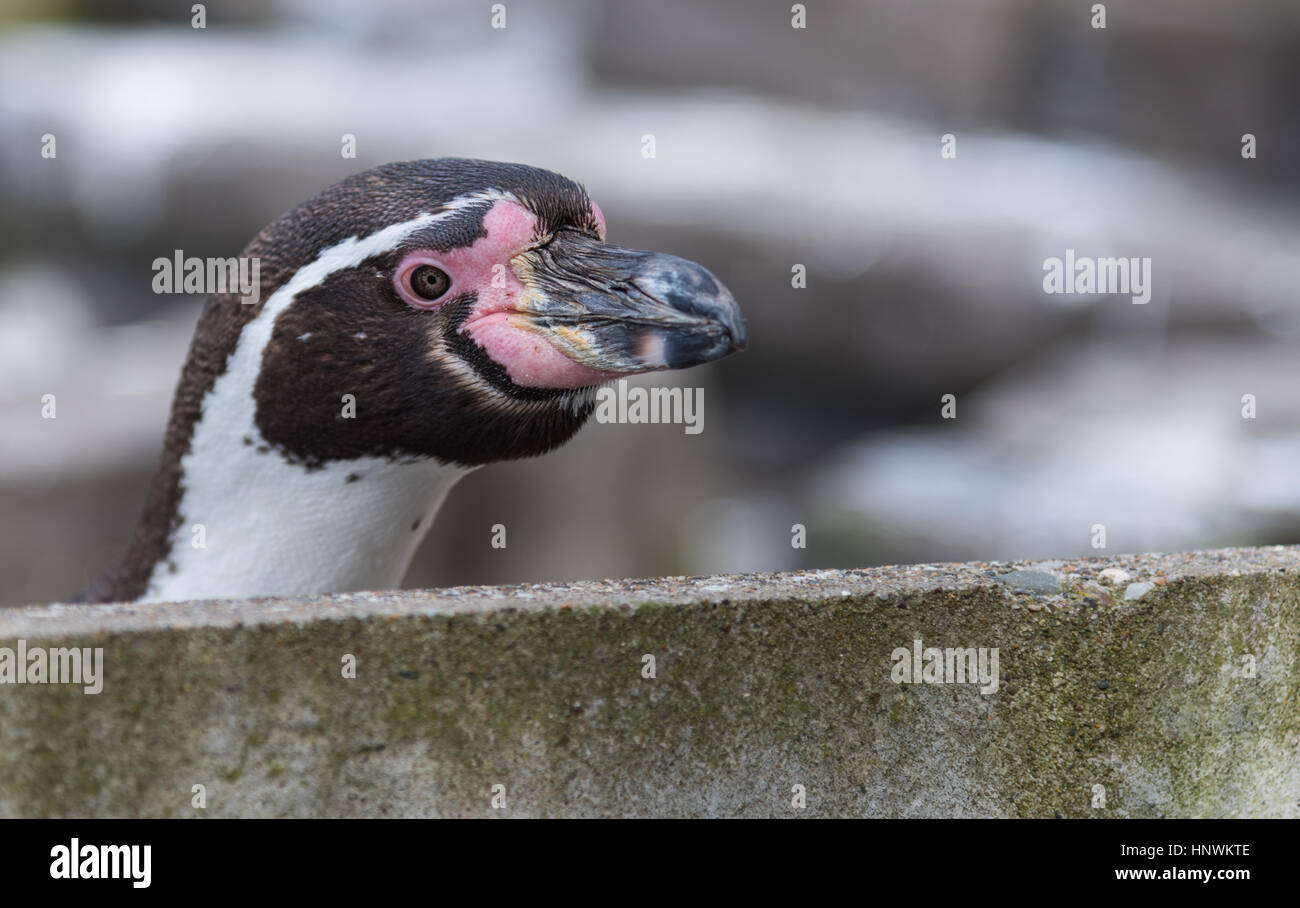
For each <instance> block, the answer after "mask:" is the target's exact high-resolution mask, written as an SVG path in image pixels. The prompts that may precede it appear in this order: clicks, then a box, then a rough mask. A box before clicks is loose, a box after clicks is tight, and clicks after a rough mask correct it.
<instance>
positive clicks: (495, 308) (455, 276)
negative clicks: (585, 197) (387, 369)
mask: <svg viewBox="0 0 1300 908" xmlns="http://www.w3.org/2000/svg"><path fill="white" fill-rule="evenodd" d="M592 211H593V213H594V214H595V216H596V220H597V222H598V223H599V229H600V235H601V238H602V239H603V238H604V235H605V219H604V216H603V215H602V214H601V213H600V209H599V208H597V207H596V206H595V205H594V204H593V205H592ZM536 228H537V217H536V215H534V214H533V213H532V212H530V211H528V210H527V209H525V208H524V207H523V206H521V205H519V204H517V203H515V202H509V201H499V202H496V203H495V204H494V205H493V206H492V208H491V209H489V211H488V213H487V214H486V215H484V217H483V229H484V230H485V231H486V233H487V236H483V237H479V238H478V239H477V240H475V241H474V244H473V245H471V246H467V247H464V248H461V249H453V250H451V251H449V252H435V251H432V250H419V251H417V252H412V253H410V254H408V255H407V256H406V257H405V258H404V259H402V261H401V262H400V263H399V264H398V266H397V270H396V272H395V273H394V281H393V282H394V285H395V286H396V288H397V292H398V294H399V295H400V296H401V298H402V299H403V300H404V301H405V302H406V303H407V304H409V305H411V306H415V307H416V308H420V309H436V308H437V307H438V306H439V305H440V304H442V303H443V302H445V301H447V300H451V299H454V298H456V297H457V296H461V295H463V294H466V293H470V292H473V293H474V294H475V295H476V301H475V303H474V309H473V311H472V312H471V313H470V315H469V318H467V319H466V320H465V324H464V326H463V327H462V328H461V331H462V332H463V333H465V334H468V335H469V336H470V337H471V338H473V340H474V342H475V343H477V344H478V345H479V346H480V347H482V348H483V349H484V350H485V351H486V352H487V354H488V356H490V357H492V359H493V360H495V361H496V362H497V363H500V364H501V366H503V367H504V368H505V370H506V373H507V374H508V375H509V376H510V380H511V381H513V382H514V383H515V384H517V385H521V386H523V387H526V388H581V387H584V386H586V385H595V384H599V383H600V382H602V381H607V380H608V379H609V378H611V377H612V376H613V373H607V372H600V371H598V370H596V369H589V368H587V367H586V366H582V365H579V364H578V363H575V362H573V361H572V360H571V359H569V358H568V357H567V356H565V355H564V354H563V353H561V352H560V351H559V350H557V349H555V348H554V347H552V346H551V345H550V344H549V343H547V341H546V339H545V338H544V337H543V336H542V335H540V334H536V333H534V332H532V331H528V330H526V329H524V328H520V327H517V325H516V324H512V323H511V320H512V319H519V318H521V317H520V316H518V315H517V314H516V313H517V312H518V309H517V308H516V302H517V300H518V299H519V298H520V297H521V296H522V295H523V293H524V286H523V284H522V283H521V282H520V280H519V278H518V277H516V276H515V272H514V270H513V269H512V268H511V267H510V258H511V257H512V256H513V255H515V254H517V253H518V252H520V251H521V250H523V249H524V248H526V247H527V246H529V245H530V244H531V243H533V242H534V240H535V234H534V231H535V230H536ZM422 264H427V265H434V266H436V267H438V268H441V269H442V270H443V271H445V272H447V275H448V276H449V277H450V278H451V287H450V289H449V290H448V291H447V293H445V294H444V295H443V296H442V297H440V298H439V299H438V300H436V301H432V302H431V301H429V300H424V299H421V298H420V297H419V296H416V295H415V294H414V293H413V292H412V291H411V290H410V289H409V284H408V283H407V276H408V275H409V274H410V272H411V271H413V270H414V269H415V268H417V267H419V266H420V265H422ZM498 265H499V266H501V267H499V268H498V267H496V266H498ZM494 278H495V280H494ZM494 284H495V285H496V286H494Z"/></svg>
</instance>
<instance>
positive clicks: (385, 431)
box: [81, 159, 746, 602]
mask: <svg viewBox="0 0 1300 908" xmlns="http://www.w3.org/2000/svg"><path fill="white" fill-rule="evenodd" d="M243 255H244V256H245V257H249V258H254V257H255V258H256V259H257V261H258V262H259V274H260V294H254V295H253V296H255V297H256V301H255V302H252V303H251V304H250V302H248V300H247V299H241V296H240V295H239V294H238V293H237V292H230V293H217V294H214V295H213V296H211V297H210V298H209V299H208V301H207V303H206V305H205V307H204V309H203V312H202V315H201V316H200V318H199V323H198V327H197V329H196V331H195V334H194V338H193V341H192V342H191V345H190V350H189V355H188V358H187V359H186V362H185V365H184V368H183V369H182V372H181V377H180V382H179V386H178V387H177V390H176V395H175V399H174V401H173V404H172V411H171V420H170V423H169V424H168V427H167V432H166V435H165V438H164V443H163V453H162V461H161V464H160V466H159V469H158V472H157V474H156V475H155V477H154V479H153V483H152V485H151V487H150V489H149V493H148V498H147V501H146V503H145V507H144V512H143V515H142V517H141V519H140V522H139V526H138V529H137V531H136V534H135V537H134V539H133V541H132V542H131V544H130V547H129V549H128V551H127V554H126V557H125V559H124V560H123V562H122V564H121V566H120V567H119V568H118V569H117V570H116V571H114V572H112V573H111V574H109V575H108V576H106V577H104V578H102V579H101V580H99V581H97V582H96V583H94V584H92V585H91V587H90V588H89V589H88V590H86V591H85V592H84V593H83V594H82V596H81V598H82V600H83V601H91V602H120V601H179V600H192V599H208V598H218V597H223V598H224V597H238V596H294V595H297V596H302V595H311V594H316V593H328V592H338V591H348V590H362V589H392V588H395V587H398V586H399V585H400V584H401V581H402V577H403V575H404V574H405V572H406V569H407V566H408V564H409V563H410V561H411V557H412V555H413V554H414V552H415V549H416V547H417V546H418V545H419V543H420V541H421V539H422V538H423V537H424V534H425V533H426V532H427V531H428V529H429V527H430V525H431V524H432V523H433V518H434V515H435V514H436V513H437V510H438V508H439V506H440V505H441V504H442V501H443V499H444V497H445V496H446V495H447V492H448V490H449V489H450V488H451V487H452V486H453V485H454V484H455V482H456V481H457V480H458V479H460V478H461V477H462V476H464V475H465V474H466V473H467V472H469V471H470V470H473V469H475V468H476V467H479V466H482V465H484V464H489V463H493V462H495V461H502V460H513V459H517V458H523V457H532V456H535V455H539V454H544V453H546V452H547V451H550V450H552V449H553V448H555V447H556V446H558V445H561V444H563V443H564V442H565V441H567V440H568V439H569V438H571V437H572V436H573V435H574V433H575V432H577V431H578V429H579V428H580V427H581V426H582V424H583V422H584V421H586V419H587V418H588V416H589V415H590V414H591V412H592V409H593V407H594V405H595V398H596V394H595V392H596V389H597V388H598V387H599V386H600V385H601V384H602V383H605V382H608V381H610V380H612V379H615V378H618V377H620V376H626V375H631V374H635V373H641V372H649V371H654V370H660V369H681V368H686V367H689V366H694V365H698V364H700V363H706V362H709V361H711V360H715V359H718V358H719V357H722V356H725V355H727V354H728V353H731V352H732V351H735V350H740V349H742V348H743V347H744V346H745V342H746V331H745V322H744V319H743V317H742V316H741V313H740V310H739V308H738V306H737V304H736V301H735V299H734V297H733V296H732V295H731V293H730V292H729V291H728V290H727V288H726V287H724V286H723V284H722V283H721V281H719V280H718V279H717V278H716V277H714V276H713V274H711V273H710V272H709V271H707V270H706V269H705V268H703V267H701V266H700V265H697V264H695V263H694V262H690V261H687V260H685V259H682V258H678V257H676V256H672V255H665V254H661V253H656V252H643V251H638V250H634V249H627V248H624V247H622V246H617V245H614V244H611V243H608V242H606V240H605V218H604V216H603V214H602V213H601V210H600V208H599V207H597V206H596V204H595V203H594V202H592V200H591V199H590V198H589V197H588V195H587V192H586V191H585V190H584V189H583V187H582V186H580V185H579V184H577V183H575V182H573V181H571V180H569V179H566V178H565V177H562V176H560V175H559V174H556V173H552V172H549V171H546V170H540V169H537V168H534V167H528V166H523V165H519V164H505V163H494V162H488V161H475V160H465V159H440V160H422V161H410V162H405V163H396V164H388V165H385V166H383V167H378V168H376V169H374V170H370V171H367V172H365V173H360V174H356V175H354V176H352V177H349V178H347V179H345V180H343V181H342V182H340V183H338V184H336V185H334V186H331V187H330V188H328V189H326V190H325V191H324V192H322V193H320V194H319V195H317V196H316V197H315V198H313V199H310V200H309V201H307V202H304V203H303V204H302V205H299V206H298V207H297V208H295V209H293V210H292V211H290V212H288V213H287V214H285V215H283V216H282V217H280V218H279V219H278V220H276V221H275V222H274V223H272V224H271V225H270V226H268V227H267V228H266V229H264V230H263V231H262V232H261V233H259V234H258V235H257V237H256V238H255V239H254V240H253V241H252V242H251V243H250V244H249V245H248V246H247V247H246V248H245V250H244V252H243Z"/></svg>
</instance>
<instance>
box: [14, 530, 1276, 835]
mask: <svg viewBox="0 0 1300 908" xmlns="http://www.w3.org/2000/svg"><path fill="white" fill-rule="evenodd" d="M1241 551H1242V552H1244V553H1245V554H1244V555H1240V554H1239V555H1238V556H1236V557H1234V558H1233V560H1232V561H1231V562H1230V563H1231V564H1233V565H1236V564H1237V562H1239V561H1242V560H1243V559H1244V561H1245V563H1246V564H1245V567H1244V568H1243V569H1241V570H1239V571H1238V572H1237V573H1236V574H1235V575H1234V574H1233V573H1232V569H1229V568H1228V567H1226V566H1225V565H1224V564H1222V563H1220V562H1221V561H1222V558H1219V560H1217V561H1216V560H1215V559H1214V558H1210V557H1208V556H1218V555H1220V553H1203V555H1202V557H1201V560H1200V561H1196V560H1195V559H1189V556H1165V559H1166V560H1165V561H1161V562H1160V563H1161V564H1165V565H1166V567H1168V566H1169V565H1174V564H1175V563H1176V562H1175V560H1174V559H1178V558H1182V559H1185V560H1186V563H1187V564H1188V565H1196V564H1200V565H1202V566H1204V564H1206V563H1208V564H1209V569H1207V570H1204V571H1200V572H1198V571H1197V570H1196V569H1194V568H1189V569H1188V570H1185V571H1182V572H1180V571H1178V570H1174V569H1170V570H1167V571H1166V573H1167V574H1168V581H1167V583H1165V585H1163V586H1159V587H1157V588H1155V589H1153V590H1152V591H1151V592H1149V593H1148V594H1147V595H1145V596H1143V597H1142V598H1141V599H1139V600H1133V601H1123V600H1122V597H1119V596H1117V597H1115V600H1114V602H1113V604H1112V605H1110V606H1105V605H1099V604H1097V603H1095V602H1093V603H1091V604H1090V603H1089V601H1088V600H1087V599H1086V597H1083V596H1081V595H1079V594H1078V586H1077V584H1075V586H1074V587H1071V584H1070V583H1068V582H1067V583H1065V584H1064V587H1063V592H1062V593H1061V594H1060V595H1057V596H1034V595H1026V594H1018V593H1016V592H1014V590H1012V589H1010V588H1008V587H1006V586H1004V585H1001V584H999V583H997V582H995V581H993V580H992V579H990V578H988V577H987V574H988V572H989V570H995V569H990V568H988V567H987V566H983V567H979V568H976V567H973V566H951V568H950V569H949V570H947V573H945V572H943V571H939V570H938V569H933V568H929V567H928V566H922V567H925V569H926V570H928V571H931V573H930V574H927V575H924V576H921V575H919V574H918V575H917V577H918V579H914V580H913V581H912V582H910V583H909V582H906V581H905V580H904V581H899V579H898V577H897V576H894V575H890V576H889V577H888V579H882V577H881V576H880V575H873V574H872V573H871V572H819V576H818V577H817V578H816V579H815V581H807V580H805V579H802V578H799V575H775V576H774V577H773V578H771V579H763V578H760V579H757V580H755V579H753V578H741V579H736V578H731V579H728V578H721V579H718V578H714V579H712V581H711V584H712V586H713V587H714V589H713V590H712V591H711V592H710V593H708V594H707V595H700V594H698V593H695V594H689V593H688V594H684V595H679V596H678V597H677V598H676V599H672V598H671V597H668V598H667V599H666V598H665V597H662V596H660V597H655V596H652V595H649V594H646V596H645V599H644V601H640V602H637V601H635V596H632V601H628V599H626V598H624V599H621V600H617V601H615V600H611V602H610V604H600V602H599V601H598V600H599V597H592V598H587V599H584V597H583V596H582V595H569V592H568V591H565V590H561V591H560V592H559V593H557V602H555V603H554V604H553V605H552V607H535V604H533V603H529V604H528V605H527V606H526V607H512V604H511V600H510V599H509V598H505V597H498V598H499V601H498V603H497V604H496V605H495V606H493V607H491V608H479V609H476V610H434V609H421V608H406V609H405V610H403V609H402V608H396V607H394V608H393V609H392V611H391V613H375V611H374V610H372V611H371V612H370V613H367V614H363V615H358V616H355V617H351V616H348V615H347V613H346V612H342V613H340V611H339V609H335V610H334V611H333V612H329V613H328V615H327V616H326V617H320V618H306V619H304V618H301V616H299V617H297V618H295V619H294V620H287V619H283V620H267V621H260V622H258V621H252V622H250V623H242V622H236V623H230V624H222V625H219V626H178V627H167V626H157V627H152V628H150V627H133V628H131V629H129V630H116V631H105V632H101V633H98V634H96V633H87V632H85V631H84V621H83V622H82V624H79V625H77V628H78V632H77V633H76V634H73V635H71V636H68V637H59V636H46V637H45V639H44V640H42V642H47V641H48V642H49V643H50V645H69V644H72V645H82V646H103V647H104V649H105V666H106V676H107V677H106V681H105V689H104V692H103V693H102V694H100V695H98V696H86V695H84V694H82V693H81V692H80V691H79V690H74V689H70V688H67V687H61V686H37V685H28V686H6V687H5V688H0V737H2V738H3V743H4V746H3V748H0V813H3V814H4V815H21V816H86V815H95V816H137V815H140V816H201V815H209V816H235V815H240V816H243V815H259V816H345V815H346V816H429V815H441V816H482V817H487V816H514V817H518V816H594V815H616V816H679V815H680V816H698V815H708V816H799V815H807V816H1022V817H1051V816H1054V815H1060V816H1065V817H1086V816H1120V817H1124V816H1239V815H1250V816H1295V815H1297V813H1300V807H1298V806H1297V804H1298V802H1300V769H1298V768H1297V767H1298V766H1300V759H1298V756H1300V710H1298V709H1297V704H1298V703H1300V660H1298V658H1297V655H1298V652H1300V606H1298V603H1300V574H1297V573H1296V570H1295V569H1296V568H1297V567H1300V554H1297V552H1296V550H1293V549H1268V550H1241ZM1252 552H1255V553H1260V554H1259V555H1258V556H1257V557H1256V556H1252V555H1251V553H1252ZM1147 557H1148V556H1142V558H1147ZM1252 558H1253V559H1254V560H1252ZM1154 563H1155V562H1154V561H1153V562H1151V564H1154ZM1278 563H1280V564H1281V565H1282V566H1286V567H1289V569H1288V570H1286V571H1280V570H1278V569H1277V565H1278ZM1112 564H1121V565H1122V566H1124V567H1125V568H1126V569H1128V570H1129V571H1130V572H1131V573H1133V574H1134V576H1140V577H1141V578H1142V579H1145V578H1146V577H1148V576H1154V571H1153V570H1146V571H1144V570H1143V566H1144V564H1145V566H1146V567H1151V564H1146V563H1145V562H1143V561H1142V560H1141V559H1140V558H1139V559H1137V560H1136V561H1135V559H1132V558H1130V559H1127V560H1118V559H1111V560H1104V561H1103V560H1099V561H1097V562H1095V563H1089V564H1088V566H1087V568H1084V569H1081V570H1084V571H1085V572H1086V573H1091V574H1095V573H1096V572H1097V571H1099V570H1100V569H1102V568H1104V567H1107V566H1109V565H1112ZM891 570H892V569H891ZM898 570H903V569H898ZM908 570H915V571H920V570H921V568H920V567H918V568H916V569H908ZM796 578H799V579H796ZM1162 579H1164V578H1163V575H1162ZM651 583H652V582H646V587H647V588H649V587H650V586H651ZM841 587H842V588H843V589H845V590H848V591H849V592H850V595H848V596H844V595H843V590H842V589H841ZM730 590H734V591H735V592H725V596H726V598H719V596H720V595H724V594H723V593H720V592H719V591H730ZM768 594H770V595H768ZM409 595H410V598H411V600H412V601H416V600H418V599H419V597H420V596H421V595H428V594H409ZM542 598H545V597H542ZM521 601H522V600H521ZM417 604H418V603H417ZM1031 606H1033V607H1034V608H1032V609H1031ZM385 607H387V606H385ZM381 611H382V610H381ZM77 614H78V615H80V616H82V618H84V614H83V613H80V612H79V613H77ZM78 620H81V619H80V618H79V619H78ZM917 638H919V639H921V640H923V641H924V645H925V646H926V647H930V646H935V647H997V648H998V649H999V651H1000V667H1001V677H1000V687H999V690H998V691H997V692H996V693H994V694H991V695H985V694H981V693H980V692H979V690H978V688H977V686H976V685H948V684H903V685H898V684H895V683H893V682H892V681H891V680H890V669H891V667H892V662H891V660H890V654H891V652H892V651H893V650H894V649H895V648H898V647H903V648H910V647H911V646H912V641H913V640H914V639H917ZM55 641H58V642H57V643H55ZM29 642H31V641H29ZM0 645H12V641H11V640H0ZM347 654H351V655H353V656H355V658H356V665H357V677H356V678H355V679H348V678H344V677H343V673H342V664H343V658H344V656H345V655H347ZM646 655H653V656H654V665H655V677H654V678H644V677H643V676H642V669H643V665H644V661H643V659H644V657H645V656H646ZM1247 655H1253V656H1254V658H1255V668H1256V671H1255V674H1254V677H1247V676H1246V675H1247V674H1248V671H1247V670H1246V668H1245V663H1244V661H1243V657H1245V656H1247ZM196 784H201V785H203V786H205V789H206V798H207V807H206V808H205V809H202V810H199V809H195V808H194V807H192V806H191V800H192V798H193V793H192V787H193V786H194V785H196ZM495 785H503V786H504V792H505V804H506V806H505V807H504V808H503V809H494V807H493V806H492V797H493V786H495ZM795 785H803V786H805V788H806V791H807V808H806V810H802V811H801V810H798V809H795V808H793V807H792V806H791V799H792V787H793V786H795ZM1099 791H1100V792H1102V793H1104V806H1094V803H1096V798H1097V796H1098V792H1099Z"/></svg>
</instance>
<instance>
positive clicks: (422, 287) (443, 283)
mask: <svg viewBox="0 0 1300 908" xmlns="http://www.w3.org/2000/svg"><path fill="white" fill-rule="evenodd" d="M406 280H407V281H408V283H409V284H410V287H411V292H412V293H414V294H415V295H416V296H418V297H420V299H425V300H436V299H437V298H438V297H440V296H442V295H443V294H444V293H446V292H447V289H448V288H449V287H450V286H451V278H449V277H447V272H445V271H443V270H442V269H441V268H435V267H434V266H433V265H420V266H419V267H418V268H413V269H412V270H411V273H410V274H409V275H408V276H407V278H406Z"/></svg>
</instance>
